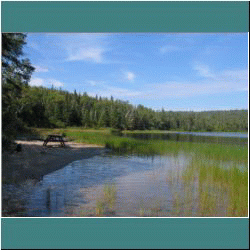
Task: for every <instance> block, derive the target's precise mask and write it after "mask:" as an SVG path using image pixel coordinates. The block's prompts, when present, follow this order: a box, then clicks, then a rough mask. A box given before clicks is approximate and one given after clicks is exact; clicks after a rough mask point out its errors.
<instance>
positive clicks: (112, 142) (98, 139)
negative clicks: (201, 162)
mask: <svg viewBox="0 0 250 250" xmlns="http://www.w3.org/2000/svg"><path fill="white" fill-rule="evenodd" d="M35 132H36V133H37V134H39V135H40V136H41V137H46V135H48V134H52V133H61V134H62V133H64V134H66V137H67V138H68V140H72V141H75V142H79V143H87V144H95V145H102V146H106V147H107V148H110V149H112V150H114V151H116V152H118V153H119V152H121V153H124V152H128V153H137V154H142V155H154V154H168V153H171V154H179V153H180V152H183V153H188V154H193V155H196V156H197V157H201V158H202V157H204V156H206V157H208V158H210V159H216V160H223V161H224V160H228V161H230V160H232V161H237V162H247V161H248V147H247V145H241V146H239V145H233V144H232V145H229V144H211V143H196V142H175V141H167V140H153V139H152V140H139V139H134V138H124V137H120V136H117V135H114V134H113V133H112V132H111V131H110V130H109V129H99V130H95V129H79V128H69V129H36V130H35Z"/></svg>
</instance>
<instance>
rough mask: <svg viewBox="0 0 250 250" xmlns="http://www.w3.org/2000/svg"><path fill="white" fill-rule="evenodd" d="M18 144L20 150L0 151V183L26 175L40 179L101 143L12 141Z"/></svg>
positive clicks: (94, 150)
mask: <svg viewBox="0 0 250 250" xmlns="http://www.w3.org/2000/svg"><path fill="white" fill-rule="evenodd" d="M16 143H18V144H21V145H22V151H21V152H14V153H7V152H3V153H2V181H3V183H13V182H14V183H20V182H22V181H26V180H27V179H35V180H40V179H41V178H42V176H44V175H46V174H48V173H50V172H53V171H55V170H57V169H60V168H62V167H64V166H66V165H67V164H69V163H71V162H73V161H76V160H80V159H86V158H90V157H93V156H95V155H98V154H101V153H103V152H104V151H105V150H106V149H105V148H104V147H102V146H97V145H89V144H80V143H74V142H66V143H65V147H60V145H59V143H53V142H50V143H49V144H48V146H46V147H44V146H43V141H16Z"/></svg>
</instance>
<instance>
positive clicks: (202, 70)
mask: <svg viewBox="0 0 250 250" xmlns="http://www.w3.org/2000/svg"><path fill="white" fill-rule="evenodd" d="M193 69H194V70H196V71H198V74H199V75H200V76H203V77H214V74H213V73H212V72H211V70H210V68H209V67H208V66H207V65H204V64H200V63H196V64H195V65H194V67H193Z"/></svg>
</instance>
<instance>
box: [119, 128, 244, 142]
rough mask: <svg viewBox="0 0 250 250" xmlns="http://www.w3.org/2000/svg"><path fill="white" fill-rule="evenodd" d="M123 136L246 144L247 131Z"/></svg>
mask: <svg viewBox="0 0 250 250" xmlns="http://www.w3.org/2000/svg"><path fill="white" fill-rule="evenodd" d="M123 136H124V137H132V138H136V139H143V140H144V139H145V140H148V139H160V140H170V141H186V142H202V143H224V144H228V143H230V144H243V145H244V144H245V145H246V144H247V143H248V134H247V133H236V132H168V131H167V132H165V133H164V132H161V133H140V132H138V133H131V134H130V133H127V134H125V135H123Z"/></svg>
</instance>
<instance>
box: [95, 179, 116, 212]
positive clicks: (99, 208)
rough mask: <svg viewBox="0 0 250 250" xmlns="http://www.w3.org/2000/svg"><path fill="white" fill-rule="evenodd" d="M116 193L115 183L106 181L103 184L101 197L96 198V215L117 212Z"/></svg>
mask: <svg viewBox="0 0 250 250" xmlns="http://www.w3.org/2000/svg"><path fill="white" fill-rule="evenodd" d="M116 193H117V189H116V185H115V184H114V183H106V184H105V185H104V186H103V190H102V194H101V197H99V198H97V200H96V216H103V215H108V214H114V213H115V210H114V207H115V203H116Z"/></svg>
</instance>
